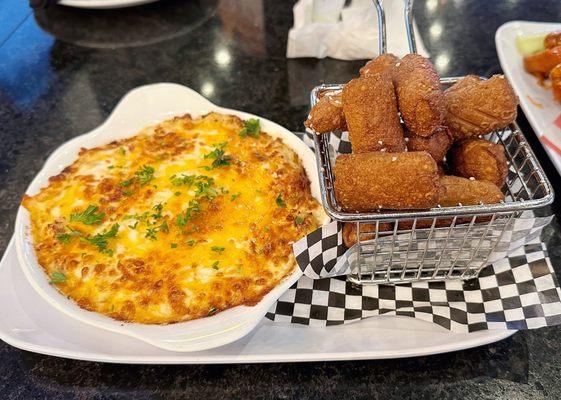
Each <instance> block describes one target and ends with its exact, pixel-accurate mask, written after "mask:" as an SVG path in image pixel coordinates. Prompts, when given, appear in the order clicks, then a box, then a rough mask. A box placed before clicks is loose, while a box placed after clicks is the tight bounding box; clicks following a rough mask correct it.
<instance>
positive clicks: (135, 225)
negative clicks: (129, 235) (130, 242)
mask: <svg viewBox="0 0 561 400" xmlns="http://www.w3.org/2000/svg"><path fill="white" fill-rule="evenodd" d="M137 226H138V221H135V222H134V224H130V225H129V228H131V229H136V227H137Z"/></svg>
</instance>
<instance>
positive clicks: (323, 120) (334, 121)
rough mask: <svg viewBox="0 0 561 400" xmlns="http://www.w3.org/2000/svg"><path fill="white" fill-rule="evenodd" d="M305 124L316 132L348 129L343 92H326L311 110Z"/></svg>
mask: <svg viewBox="0 0 561 400" xmlns="http://www.w3.org/2000/svg"><path fill="white" fill-rule="evenodd" d="M304 125H305V126H306V127H308V128H310V129H313V130H314V131H315V132H316V133H325V132H333V131H345V130H347V123H346V121H345V116H344V114H343V102H342V100H341V92H340V91H338V92H328V93H326V94H325V95H324V96H323V97H322V98H321V99H320V100H319V101H318V102H317V103H316V104H315V105H314V106H313V107H312V109H311V110H310V115H309V116H308V119H307V120H306V121H305V122H304Z"/></svg>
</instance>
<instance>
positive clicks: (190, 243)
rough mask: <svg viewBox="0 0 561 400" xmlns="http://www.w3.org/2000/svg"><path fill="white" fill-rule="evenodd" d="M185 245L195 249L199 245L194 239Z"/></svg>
mask: <svg viewBox="0 0 561 400" xmlns="http://www.w3.org/2000/svg"><path fill="white" fill-rule="evenodd" d="M185 243H187V246H191V247H193V246H194V245H196V244H197V241H196V240H193V239H191V240H188V241H186V242H185Z"/></svg>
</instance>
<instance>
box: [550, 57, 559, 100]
mask: <svg viewBox="0 0 561 400" xmlns="http://www.w3.org/2000/svg"><path fill="white" fill-rule="evenodd" d="M549 79H550V80H551V90H552V91H553V96H554V97H555V99H556V100H557V101H559V102H561V64H558V65H557V66H555V68H553V69H552V70H551V72H550V73H549Z"/></svg>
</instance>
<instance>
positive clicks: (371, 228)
mask: <svg viewBox="0 0 561 400" xmlns="http://www.w3.org/2000/svg"><path fill="white" fill-rule="evenodd" d="M391 230H392V224H391V222H379V223H378V234H380V233H382V232H389V231H391ZM360 232H361V233H362V237H361V240H371V239H374V238H375V237H376V223H368V224H361V225H360ZM343 243H344V244H345V246H347V247H352V246H353V245H354V244H355V243H356V224H355V223H353V222H347V223H345V225H344V226H343Z"/></svg>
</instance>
